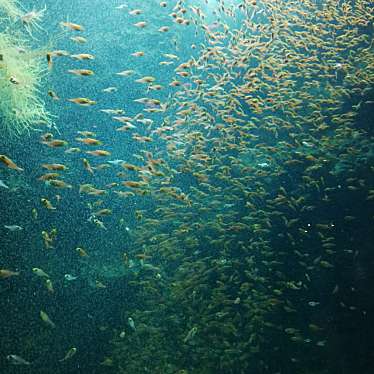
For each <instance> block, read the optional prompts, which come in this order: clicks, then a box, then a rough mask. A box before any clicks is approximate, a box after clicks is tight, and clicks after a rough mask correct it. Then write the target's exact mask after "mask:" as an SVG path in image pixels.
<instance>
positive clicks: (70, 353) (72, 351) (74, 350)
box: [59, 347, 77, 362]
mask: <svg viewBox="0 0 374 374" xmlns="http://www.w3.org/2000/svg"><path fill="white" fill-rule="evenodd" d="M76 353H77V348H75V347H71V348H70V349H69V350H68V351H67V352H66V355H65V357H64V358H62V359H61V360H59V361H60V362H63V361H66V360H69V359H71V358H72V357H73V356H74V355H75V354H76Z"/></svg>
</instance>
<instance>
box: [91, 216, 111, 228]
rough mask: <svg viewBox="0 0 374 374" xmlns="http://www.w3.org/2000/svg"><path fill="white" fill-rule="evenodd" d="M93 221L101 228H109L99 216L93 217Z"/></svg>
mask: <svg viewBox="0 0 374 374" xmlns="http://www.w3.org/2000/svg"><path fill="white" fill-rule="evenodd" d="M92 222H93V223H94V224H95V225H96V226H97V227H99V228H100V229H103V230H107V228H106V227H105V225H104V223H103V222H101V221H100V220H99V219H97V218H93V219H92Z"/></svg>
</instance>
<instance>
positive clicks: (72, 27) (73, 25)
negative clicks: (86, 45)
mask: <svg viewBox="0 0 374 374" xmlns="http://www.w3.org/2000/svg"><path fill="white" fill-rule="evenodd" d="M60 25H61V26H62V27H66V28H68V29H70V30H74V31H84V27H83V26H81V25H78V24H77V23H72V22H60Z"/></svg>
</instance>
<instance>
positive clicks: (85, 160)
mask: <svg viewBox="0 0 374 374" xmlns="http://www.w3.org/2000/svg"><path fill="white" fill-rule="evenodd" d="M82 162H83V167H84V168H85V169H86V170H87V171H88V172H89V173H91V174H92V175H93V174H94V171H93V169H92V167H91V165H90V163H89V162H88V160H87V159H86V158H82Z"/></svg>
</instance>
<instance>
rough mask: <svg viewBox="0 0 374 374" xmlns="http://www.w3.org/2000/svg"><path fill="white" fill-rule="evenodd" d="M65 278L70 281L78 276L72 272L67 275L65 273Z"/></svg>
mask: <svg viewBox="0 0 374 374" xmlns="http://www.w3.org/2000/svg"><path fill="white" fill-rule="evenodd" d="M64 278H65V279H66V280H67V281H69V282H70V281H74V280H76V279H78V277H75V276H74V275H71V274H65V275H64Z"/></svg>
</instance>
